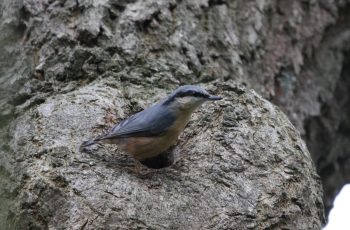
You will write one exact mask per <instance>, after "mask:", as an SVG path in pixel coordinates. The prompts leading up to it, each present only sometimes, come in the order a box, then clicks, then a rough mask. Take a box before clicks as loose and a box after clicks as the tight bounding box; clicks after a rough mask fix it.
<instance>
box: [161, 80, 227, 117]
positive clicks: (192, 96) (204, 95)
mask: <svg viewBox="0 0 350 230" xmlns="http://www.w3.org/2000/svg"><path fill="white" fill-rule="evenodd" d="M221 99H222V97H219V96H214V95H210V94H209V93H208V92H207V91H206V90H204V89H202V88H201V87H199V86H194V85H184V86H180V87H179V88H177V89H176V90H175V91H174V92H172V93H171V94H170V95H169V96H168V98H167V99H166V100H165V101H164V104H165V105H167V106H170V107H171V108H173V109H177V110H184V111H189V112H192V111H194V110H195V109H196V108H198V107H199V106H200V105H202V104H203V103H204V102H206V101H217V100H221Z"/></svg>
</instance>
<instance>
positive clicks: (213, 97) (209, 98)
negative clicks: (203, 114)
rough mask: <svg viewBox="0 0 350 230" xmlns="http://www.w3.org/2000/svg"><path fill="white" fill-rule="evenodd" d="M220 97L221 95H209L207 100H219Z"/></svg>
mask: <svg viewBox="0 0 350 230" xmlns="http://www.w3.org/2000/svg"><path fill="white" fill-rule="evenodd" d="M221 99H222V97H219V96H214V95H210V96H209V97H208V100H210V101H218V100H221Z"/></svg>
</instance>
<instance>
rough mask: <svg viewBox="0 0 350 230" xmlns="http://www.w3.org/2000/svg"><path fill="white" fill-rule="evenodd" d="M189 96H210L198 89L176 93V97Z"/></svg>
mask: <svg viewBox="0 0 350 230" xmlns="http://www.w3.org/2000/svg"><path fill="white" fill-rule="evenodd" d="M187 96H193V97H203V98H207V97H209V95H206V94H204V93H200V92H196V91H187V92H179V93H177V94H176V95H175V97H187Z"/></svg>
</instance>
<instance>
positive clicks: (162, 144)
mask: <svg viewBox="0 0 350 230" xmlns="http://www.w3.org/2000/svg"><path fill="white" fill-rule="evenodd" d="M189 119H190V114H188V115H187V114H184V115H182V116H178V119H176V120H175V122H174V124H173V125H172V126H170V127H169V128H168V129H167V131H166V132H165V133H163V134H161V135H159V136H155V137H128V138H125V139H124V140H122V141H120V142H119V146H120V147H121V148H122V149H123V150H124V151H126V152H127V153H129V154H130V155H132V156H133V157H134V158H136V159H137V160H144V159H147V158H151V157H154V156H157V155H159V154H160V153H162V152H164V151H165V150H167V149H168V148H169V147H170V146H172V145H174V144H176V141H177V139H178V137H179V135H180V134H181V133H182V131H183V130H184V128H185V127H186V125H187V123H188V121H189Z"/></svg>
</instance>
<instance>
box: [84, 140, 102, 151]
mask: <svg viewBox="0 0 350 230" xmlns="http://www.w3.org/2000/svg"><path fill="white" fill-rule="evenodd" d="M99 140H100V139H99V138H92V139H90V140H87V141H84V142H83V143H81V145H80V146H79V152H83V151H84V149H85V148H86V147H88V146H90V145H94V144H96V143H97V142H98V141H99Z"/></svg>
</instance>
